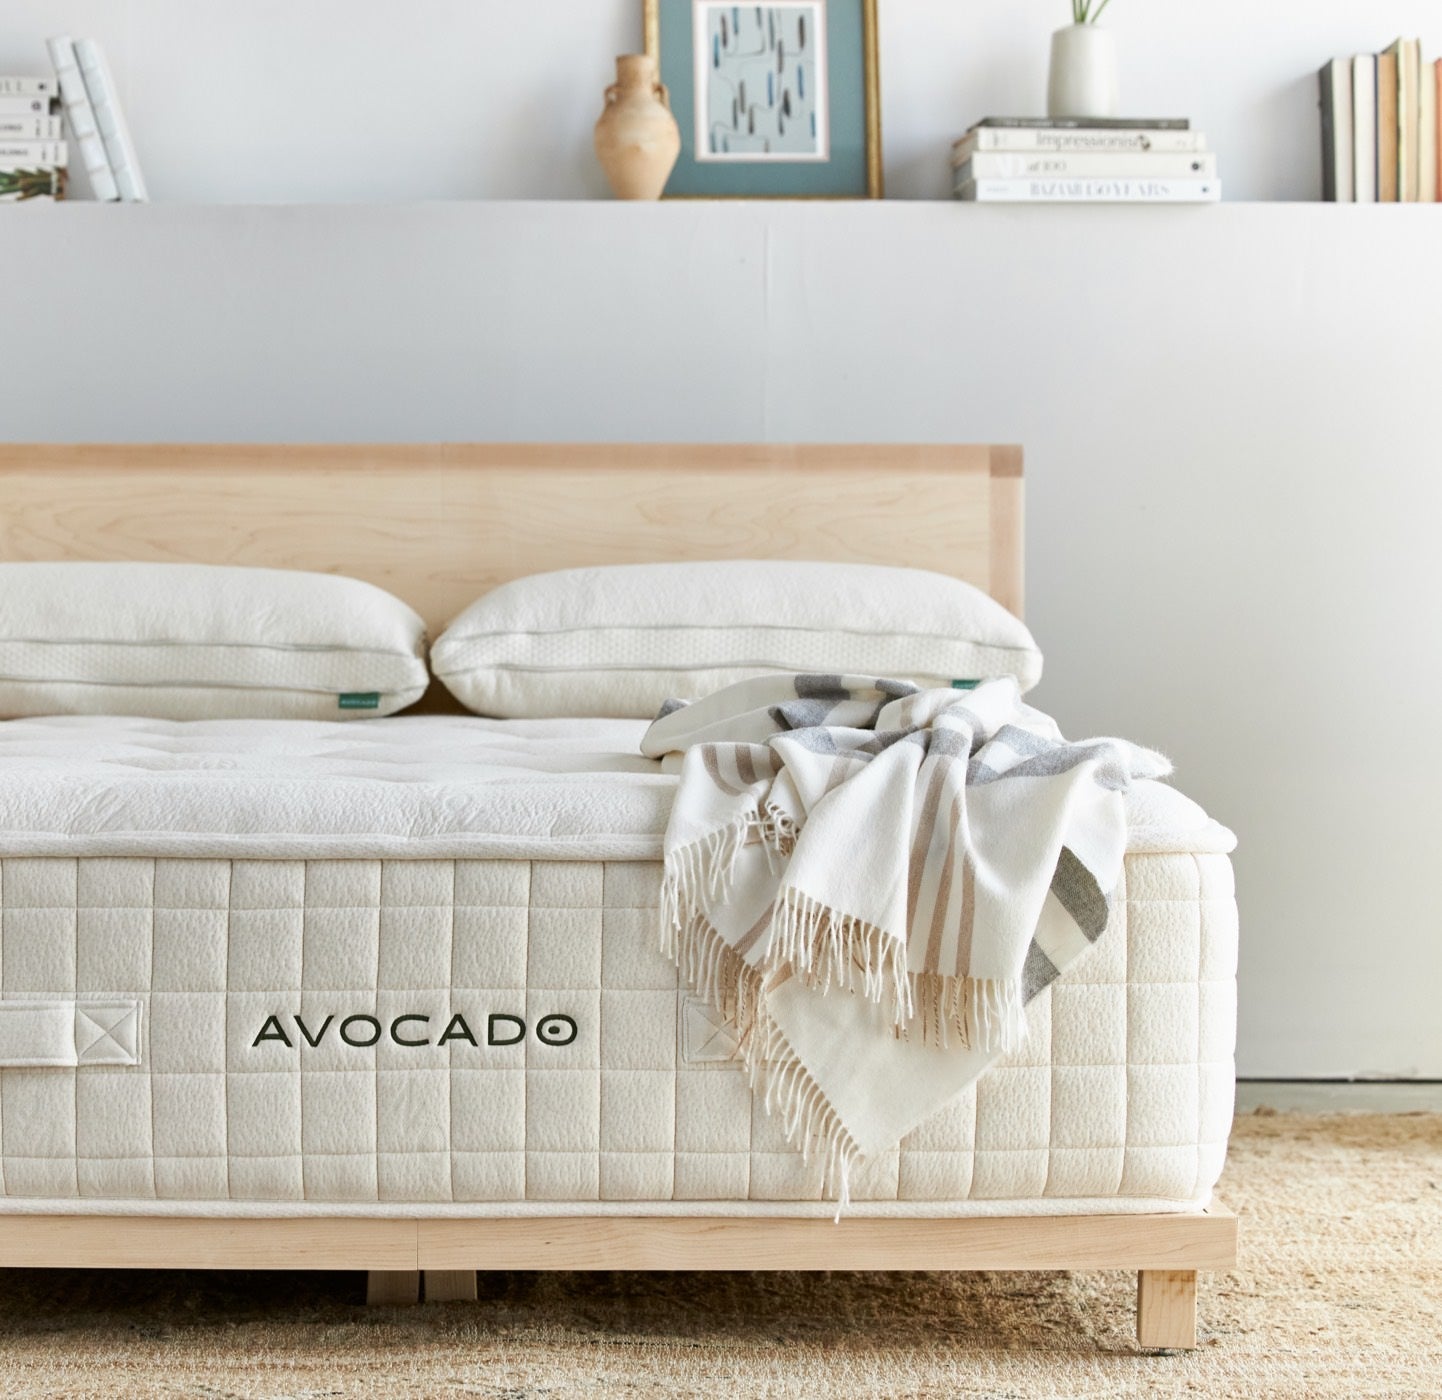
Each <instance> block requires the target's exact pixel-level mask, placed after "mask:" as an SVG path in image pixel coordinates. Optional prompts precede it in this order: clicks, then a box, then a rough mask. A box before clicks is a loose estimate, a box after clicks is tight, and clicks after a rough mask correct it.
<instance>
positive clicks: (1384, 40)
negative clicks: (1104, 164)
mask: <svg viewBox="0 0 1442 1400" xmlns="http://www.w3.org/2000/svg"><path fill="white" fill-rule="evenodd" d="M640 10H641V0H405V3H404V4H401V3H397V0H8V3H6V4H5V5H4V6H3V7H0V73H3V72H24V71H42V70H43V69H44V68H45V67H46V62H45V54H44V48H43V45H42V43H41V41H42V39H43V37H44V36H45V35H47V34H52V33H56V32H67V31H68V32H70V33H74V34H85V35H91V36H93V37H95V38H98V39H100V40H101V41H102V42H103V43H104V44H105V45H106V47H107V49H108V50H109V52H110V55H111V59H112V63H113V65H114V67H115V69H116V72H117V77H118V80H119V83H120V85H121V88H122V91H123V97H124V102H125V105H126V108H127V110H128V111H129V113H130V116H131V120H132V124H133V126H134V128H135V133H136V138H137V143H138V146H139V151H140V155H141V158H142V161H143V163H144V165H145V168H146V170H147V173H148V174H149V176H150V178H151V183H152V186H153V191H154V194H155V197H156V198H157V199H163V200H186V201H201V202H218V203H247V202H272V201H290V202H303V201H331V200H343V201H351V200H354V201H365V200H373V201H383V200H396V199H522V198H540V199H565V198H586V197H592V196H597V195H601V194H603V193H604V192H605V184H604V181H603V180H602V178H601V176H600V172H599V171H598V170H597V169H596V167H595V161H594V159H593V158H592V155H591V149H590V128H591V124H592V122H593V121H594V120H595V117H596V115H597V112H598V110H599V107H600V101H601V89H602V87H603V86H604V85H605V84H606V83H607V82H609V81H610V71H609V70H610V66H611V57H612V55H614V54H616V53H619V52H624V51H630V50H632V49H634V48H636V47H637V46H638V45H639V42H640V18H639V17H640ZM1069 15H1070V7H1069V6H1068V5H1067V4H1066V0H881V17H882V46H883V52H882V91H883V106H884V130H885V145H886V166H887V172H888V184H889V188H890V192H891V193H892V194H893V195H895V196H900V197H903V198H908V199H915V198H933V197H943V196H945V195H946V194H947V192H948V178H947V164H946V152H947V146H948V143H949V142H950V140H951V138H952V137H953V136H956V135H958V134H959V133H960V132H961V131H963V130H964V129H965V128H966V127H967V126H968V125H969V124H970V123H971V122H973V121H974V120H976V119H977V118H978V117H980V116H983V115H986V114H988V113H1024V112H1029V111H1038V110H1040V108H1041V104H1042V93H1043V89H1044V85H1045V69H1046V52H1047V35H1048V33H1049V32H1050V30H1051V29H1053V28H1054V27H1056V26H1058V25H1060V24H1062V23H1063V22H1065V21H1066V20H1067V19H1068V17H1069ZM1105 22H1106V24H1107V25H1108V27H1109V28H1111V29H1112V30H1113V31H1114V32H1115V34H1116V36H1117V39H1118V42H1119V44H1120V45H1121V47H1122V56H1123V65H1124V69H1123V76H1124V83H1123V97H1124V105H1125V106H1126V107H1127V109H1128V110H1129V111H1132V112H1139V113H1151V114H1154V115H1159V114H1164V113H1173V114H1177V115H1184V116H1190V117H1192V118H1193V119H1194V120H1195V121H1196V122H1197V123H1198V124H1199V125H1200V126H1201V127H1202V128H1203V129H1205V130H1206V131H1207V133H1208V134H1209V136H1210V137H1211V140H1212V143H1213V146H1214V148H1215V149H1216V150H1217V151H1218V152H1219V153H1220V162H1221V172H1222V176H1223V183H1224V185H1225V187H1226V191H1227V194H1228V196H1229V197H1230V198H1237V199H1313V198H1316V197H1317V193H1318V187H1319V183H1320V176H1319V173H1318V171H1319V164H1320V157H1319V154H1318V150H1319V137H1318V132H1317V107H1316V79H1315V76H1314V75H1315V73H1316V70H1317V69H1318V68H1319V67H1320V66H1321V64H1322V63H1323V62H1324V61H1325V60H1326V59H1328V58H1331V57H1333V56H1334V55H1337V54H1342V53H1349V52H1353V51H1358V50H1374V49H1377V48H1380V47H1382V46H1384V45H1386V44H1388V43H1390V42H1391V41H1392V39H1394V38H1395V37H1396V36H1397V35H1398V33H1399V32H1406V33H1408V34H1420V35H1422V36H1423V38H1424V39H1430V40H1431V42H1432V44H1433V45H1434V46H1439V47H1442V13H1439V7H1438V5H1437V3H1436V0H1391V3H1389V4H1388V5H1386V6H1385V7H1378V6H1374V5H1361V4H1357V3H1356V0H1265V2H1264V3H1260V2H1259V0H1210V3H1207V4H1200V3H1183V0H1116V3H1115V4H1112V5H1111V6H1110V7H1109V9H1108V11H1107V16H1106V21H1105Z"/></svg>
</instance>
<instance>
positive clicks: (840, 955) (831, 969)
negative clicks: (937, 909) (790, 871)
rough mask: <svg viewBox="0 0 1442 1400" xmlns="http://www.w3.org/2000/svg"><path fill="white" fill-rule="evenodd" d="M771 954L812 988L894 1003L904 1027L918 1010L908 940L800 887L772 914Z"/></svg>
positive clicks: (894, 1012)
mask: <svg viewBox="0 0 1442 1400" xmlns="http://www.w3.org/2000/svg"><path fill="white" fill-rule="evenodd" d="M769 946H770V956H771V958H772V959H773V960H775V961H778V962H788V963H790V964H791V967H792V970H793V971H794V972H795V973H796V975H797V976H798V977H800V978H801V979H802V980H803V981H804V982H805V983H806V985H807V986H808V987H816V988H820V989H821V990H823V991H825V990H828V989H830V988H831V987H840V988H841V989H842V990H844V991H848V992H850V991H855V990H856V982H857V974H858V973H859V974H860V979H861V991H862V994H863V995H864V996H865V997H866V999H867V1000H868V1001H872V1002H876V1003H877V1004H881V1003H883V1002H887V1001H889V1002H890V1003H891V1020H892V1024H893V1025H895V1026H897V1027H902V1028H904V1027H905V1026H907V1025H908V1024H909V1023H910V1021H911V1019H912V1017H913V1015H914V1014H915V1003H914V1001H913V998H912V987H911V979H910V977H909V976H908V974H907V970H906V944H905V943H904V942H902V941H901V940H899V939H896V938H893V937H891V935H890V934H888V933H887V932H886V931H885V930H884V929H880V928H878V927H877V926H876V925H875V924H872V923H868V922H867V921H866V920H865V919H857V918H854V917H852V916H851V915H850V914H838V913H837V912H836V911H835V910H834V909H831V908H828V907H827V906H826V905H825V904H822V903H821V902H820V901H819V900H816V899H813V898H812V897H811V896H810V895H808V894H803V893H802V892H801V891H800V890H798V889H787V890H785V891H783V892H782V896H781V898H780V899H778V900H777V901H776V907H775V909H774V910H773V911H772V915H771V938H770V945H769Z"/></svg>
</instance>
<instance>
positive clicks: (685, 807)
mask: <svg viewBox="0 0 1442 1400" xmlns="http://www.w3.org/2000/svg"><path fill="white" fill-rule="evenodd" d="M642 750H643V752H645V753H646V754H648V755H650V756H651V757H665V756H666V755H671V754H682V753H684V760H683V762H682V765H681V783H680V789H679V791H678V793H677V796H676V802H675V806H674V808H673V809H672V812H671V819H670V825H669V826H668V828H667V831H666V843H665V879H664V884H663V888H662V911H661V913H662V925H663V931H662V937H663V940H664V944H665V947H666V950H667V951H668V952H669V954H670V955H671V956H672V957H673V958H674V959H675V960H676V961H677V963H678V964H679V966H680V968H681V970H682V973H683V975H684V977H685V978H686V979H687V981H688V982H690V984H691V985H692V986H693V987H694V988H695V989H696V990H697V992H698V993H699V994H700V995H702V996H704V997H705V998H706V999H707V1000H708V1001H709V1002H710V1003H711V1004H712V1005H713V1006H714V1007H715V1008H716V1009H717V1011H718V1012H720V1014H721V1015H722V1016H723V1017H724V1018H726V1019H727V1021H728V1022H729V1023H730V1024H731V1025H732V1027H733V1029H734V1030H735V1032H736V1034H737V1037H738V1040H739V1043H740V1057H741V1059H742V1061H743V1062H744V1064H745V1066H746V1068H747V1069H748V1071H749V1072H750V1075H751V1082H752V1085H753V1088H755V1089H756V1090H757V1091H758V1092H761V1093H764V1095H765V1100H766V1104H767V1108H768V1110H771V1111H779V1112H780V1113H781V1115H782V1118H783V1123H784V1126H785V1129H786V1134H787V1137H788V1139H789V1140H790V1141H792V1142H793V1143H795V1144H796V1145H798V1146H799V1147H800V1148H801V1149H802V1150H803V1151H804V1152H807V1153H808V1154H810V1153H812V1152H819V1153H821V1154H822V1157H823V1162H824V1169H825V1186H826V1189H827V1190H828V1192H830V1193H832V1194H835V1195H836V1196H837V1198H838V1199H839V1200H840V1201H841V1202H842V1203H844V1202H845V1201H846V1199H847V1197H848V1193H849V1180H850V1175H851V1169H852V1166H853V1164H854V1163H855V1162H856V1161H857V1159H858V1158H862V1157H867V1156H871V1155H873V1154H877V1153H882V1152H885V1151H887V1150H889V1149H890V1148H893V1147H895V1146H896V1144H897V1143H898V1142H899V1141H900V1140H901V1138H902V1137H903V1136H904V1135H905V1134H906V1133H907V1132H909V1131H910V1130H911V1129H912V1128H913V1127H915V1126H916V1125H917V1124H918V1123H920V1122H921V1121H922V1120H923V1119H925V1118H926V1117H928V1116H929V1115H930V1114H931V1113H932V1112H934V1111H935V1110H937V1109H938V1108H941V1107H943V1106H944V1105H945V1104H946V1103H947V1102H949V1101H950V1100H951V1099H953V1098H954V1097H955V1096H956V1095H957V1094H958V1093H959V1092H960V1091H961V1090H963V1089H964V1088H965V1087H966V1085H967V1084H969V1083H970V1082H971V1081H972V1080H973V1079H974V1078H975V1077H976V1076H977V1075H978V1074H979V1073H980V1072H981V1071H982V1070H983V1069H984V1068H985V1067H986V1066H987V1064H988V1063H990V1061H991V1060H992V1059H994V1058H996V1057H997V1056H998V1055H999V1054H1001V1053H1002V1052H1005V1051H1008V1050H1010V1049H1013V1048H1014V1047H1016V1046H1017V1045H1018V1044H1019V1043H1020V1041H1021V1038H1022V1036H1023V1033H1024V1027H1025V1019H1024V1007H1025V1004H1026V1002H1027V1001H1029V1000H1030V999H1031V998H1032V997H1034V996H1035V995H1036V994H1037V993H1038V992H1039V991H1041V989H1042V988H1043V987H1045V986H1047V985H1048V984H1049V983H1050V982H1051V981H1052V980H1053V979H1054V978H1055V977H1056V976H1057V975H1058V973H1059V972H1060V971H1061V970H1062V969H1064V968H1065V967H1067V966H1068V965H1069V964H1070V963H1071V962H1072V961H1073V960H1074V959H1075V958H1076V957H1077V956H1079V955H1080V954H1081V953H1082V952H1084V951H1085V950H1086V949H1087V948H1088V947H1090V946H1091V944H1092V943H1093V942H1094V941H1095V940H1096V939H1097V938H1098V937H1099V936H1100V935H1101V933H1102V931H1103V930H1104V929H1105V928H1106V925H1107V919H1108V915H1109V912H1110V899H1111V893H1112V891H1113V890H1114V888H1115V887H1116V883H1117V880H1118V877H1119V875H1120V872H1121V865H1122V858H1123V855H1124V853H1125V850H1126V824H1125V817H1124V812H1123V799H1122V793H1123V791H1124V790H1125V788H1126V787H1127V785H1128V784H1129V782H1130V781H1131V779H1132V778H1134V777H1160V776H1162V775H1164V774H1166V773H1167V772H1169V771H1170V765H1169V764H1168V763H1167V761H1166V760H1165V759H1164V758H1162V757H1161V756H1160V755H1158V754H1154V753H1151V752H1149V751H1147V750H1144V749H1138V748H1136V747H1134V746H1133V745H1131V744H1127V743H1124V742H1122V741H1120V740H1113V739H1096V740H1091V741H1089V742H1086V743H1080V744H1068V743H1067V742H1066V741H1065V740H1064V739H1063V738H1062V737H1061V734H1060V733H1059V731H1058V730H1057V727H1056V725H1055V724H1054V723H1053V722H1052V720H1050V719H1049V718H1048V717H1047V716H1045V715H1043V714H1041V713H1040V712H1039V711H1037V710H1034V709H1031V708H1030V707H1029V706H1027V705H1025V704H1024V703H1023V702H1022V701H1021V699H1020V696H1019V694H1018V691H1017V687H1016V683H1015V682H1014V681H1012V680H1001V681H986V682H983V683H981V684H980V685H979V686H978V687H977V688H976V689H974V690H970V691H963V690H924V691H923V690H918V689H917V688H916V687H915V686H913V685H910V684H908V683H906V682H904V681H887V680H874V679H867V678H859V677H855V676H784V677H763V678H760V679H757V680H751V681H742V682H740V683H739V684H736V685H732V686H728V687H727V688H726V689H724V690H720V691H717V692H716V693H715V694H713V695H710V696H708V697H707V698H705V699H704V700H699V701H696V702H695V703H694V704H690V705H684V706H682V705H674V704H673V705H668V706H667V707H666V709H665V710H663V712H662V714H661V717H660V718H659V719H657V720H656V722H655V723H654V724H653V725H652V726H651V728H650V729H649V730H648V731H647V734H646V737H645V739H644V741H643V743H642Z"/></svg>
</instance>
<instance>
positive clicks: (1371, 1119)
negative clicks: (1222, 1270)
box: [0, 1090, 1442, 1400]
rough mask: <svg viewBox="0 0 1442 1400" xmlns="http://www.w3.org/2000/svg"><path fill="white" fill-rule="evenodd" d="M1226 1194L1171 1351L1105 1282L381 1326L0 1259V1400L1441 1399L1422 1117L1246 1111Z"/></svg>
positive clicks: (312, 1294)
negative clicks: (1212, 1252)
mask: <svg viewBox="0 0 1442 1400" xmlns="http://www.w3.org/2000/svg"><path fill="white" fill-rule="evenodd" d="M1250 1092H1251V1090H1248V1093H1250ZM1274 1097H1275V1096H1274ZM1349 1102H1351V1103H1355V1102H1356V1099H1355V1098H1354V1099H1352V1100H1350V1101H1349ZM1220 1194H1221V1195H1222V1197H1223V1199H1225V1200H1226V1202H1227V1203H1228V1204H1229V1205H1230V1206H1232V1207H1233V1208H1234V1209H1235V1210H1236V1211H1237V1212H1238V1214H1239V1216H1240V1217H1241V1229H1242V1244H1241V1258H1240V1262H1239V1265H1238V1267H1237V1268H1236V1269H1235V1270H1233V1271H1231V1272H1229V1273H1226V1274H1221V1275H1215V1276H1210V1277H1205V1278H1204V1280H1203V1285H1202V1290H1201V1294H1202V1296H1201V1335H1200V1346H1199V1347H1198V1349H1197V1350H1196V1351H1195V1352H1191V1353H1174V1354H1160V1355H1155V1354H1147V1353H1143V1352H1141V1351H1139V1350H1138V1348H1137V1346H1136V1342H1135V1338H1134V1333H1133V1295H1134V1290H1135V1280H1134V1276H1132V1275H1129V1274H1123V1273H1096V1274H995V1273H993V1274H962V1273H911V1274H862V1273H848V1274H841V1273H838V1274H829V1275H816V1274H810V1275H808V1274H799V1273H791V1274H774V1275H762V1274H691V1275H683V1274H620V1273H602V1274H591V1275H575V1274H552V1275H537V1274H511V1275H506V1274H483V1275H482V1276H481V1298H480V1301H479V1302H477V1303H450V1304H437V1305H432V1306H430V1307H421V1308H408V1309H394V1310H392V1309H367V1308H365V1307H363V1306H362V1297H363V1292H364V1281H363V1279H362V1278H361V1276H360V1275H355V1274H351V1275H347V1274H314V1273H305V1272H296V1273H286V1274H276V1273H270V1274H220V1275H216V1274H203V1273H154V1274H141V1275H136V1274H121V1273H105V1272H100V1271H92V1272H88V1273H81V1272H76V1271H51V1272H46V1271H21V1270H9V1271H0V1396H19V1397H47V1398H48V1397H68V1396H87V1397H89V1396H112V1395H115V1396H135V1397H142V1398H143V1397H177V1396H205V1397H211V1400H219V1397H225V1400H260V1398H261V1397H266V1398H267V1400H269V1398H270V1397H287V1400H312V1398H313V1397H315V1398H318V1397H322V1396H325V1397H349V1396H367V1397H370V1396H387V1397H388V1396H392V1395H405V1396H409V1395H426V1396H435V1397H449V1396H458V1397H459V1396H468V1397H486V1400H567V1398H568V1397H571V1396H579V1397H591V1396H598V1397H627V1400H635V1398H636V1397H648V1396H668V1397H669V1396H678V1397H686V1396H696V1397H706V1398H707V1400H718V1397H724V1400H731V1398H732V1397H738V1400H740V1398H741V1397H752V1396H755V1397H777V1398H778V1400H781V1398H782V1397H784V1398H785V1400H826V1397H829V1396H844V1397H846V1400H873V1398H874V1400H881V1397H888V1400H889V1398H890V1397H917V1398H918V1400H920V1398H921V1397H927V1400H931V1397H935V1400H942V1397H948V1400H949V1397H968V1396H986V1397H1007V1398H1008V1400H1015V1398H1016V1397H1031V1396H1068V1397H1097V1400H1102V1398H1103V1397H1105V1398H1106V1400H1111V1397H1114V1396H1129V1395H1137V1396H1140V1395H1146V1396H1183V1395H1185V1396H1193V1397H1208V1398H1209V1400H1210V1397H1218V1400H1225V1397H1239V1400H1264V1397H1265V1398H1266V1400H1272V1397H1279V1398H1280V1397H1296V1400H1303V1398H1304V1397H1305V1400H1344V1397H1345V1400H1353V1398H1354V1397H1372V1396H1376V1397H1382V1396H1388V1397H1393V1396H1418V1397H1421V1396H1433V1397H1435V1396H1437V1395H1439V1394H1442V1115H1439V1114H1429V1113H1420V1112H1415V1111H1408V1112H1400V1113H1388V1114H1377V1113H1365V1112H1352V1113H1341V1114H1338V1113H1331V1114H1303V1113H1290V1112H1279V1111H1277V1107H1276V1105H1275V1104H1274V1103H1266V1104H1263V1105H1262V1106H1261V1107H1259V1108H1258V1109H1256V1111H1252V1112H1247V1113H1243V1114H1242V1115H1240V1116H1239V1117H1238V1119H1237V1123H1236V1129H1235V1132H1234V1134H1233V1139H1232V1150H1231V1155H1230V1159H1229V1162H1228V1166H1227V1171H1226V1175H1225V1177H1224V1179H1223V1185H1222V1187H1221V1193H1220Z"/></svg>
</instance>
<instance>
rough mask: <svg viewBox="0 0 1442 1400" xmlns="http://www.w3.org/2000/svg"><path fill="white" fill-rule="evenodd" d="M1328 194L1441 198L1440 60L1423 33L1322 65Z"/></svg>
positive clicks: (1371, 199)
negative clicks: (1425, 46)
mask: <svg viewBox="0 0 1442 1400" xmlns="http://www.w3.org/2000/svg"><path fill="white" fill-rule="evenodd" d="M1321 79H1322V198H1323V199H1325V200H1329V201H1331V202H1333V203H1336V204H1378V203H1381V204H1435V203H1436V202H1437V201H1438V199H1439V198H1442V127H1439V120H1442V61H1438V62H1435V63H1424V62H1423V61H1422V44H1421V42H1420V41H1419V40H1417V39H1398V40H1397V42H1396V43H1395V44H1393V45H1392V46H1391V47H1390V48H1388V49H1384V50H1383V51H1382V52H1381V53H1375V54H1374V53H1364V54H1358V55H1357V56H1356V57H1355V58H1335V59H1333V60H1332V62H1330V63H1329V64H1327V65H1326V67H1325V68H1323V69H1322V74H1321Z"/></svg>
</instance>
